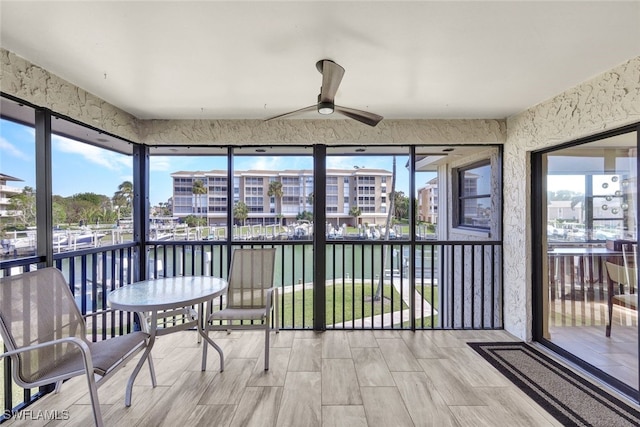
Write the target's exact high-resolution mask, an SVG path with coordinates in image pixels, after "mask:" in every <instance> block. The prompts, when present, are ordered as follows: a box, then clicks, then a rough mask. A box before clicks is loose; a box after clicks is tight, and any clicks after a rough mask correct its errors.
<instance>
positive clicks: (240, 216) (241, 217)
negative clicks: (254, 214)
mask: <svg viewBox="0 0 640 427" xmlns="http://www.w3.org/2000/svg"><path fill="white" fill-rule="evenodd" d="M248 216H249V208H248V207H247V205H246V204H245V203H244V202H238V203H236V205H235V206H234V207H233V217H234V218H235V219H237V220H238V221H240V222H242V225H244V221H245V220H246V219H247V217H248Z"/></svg>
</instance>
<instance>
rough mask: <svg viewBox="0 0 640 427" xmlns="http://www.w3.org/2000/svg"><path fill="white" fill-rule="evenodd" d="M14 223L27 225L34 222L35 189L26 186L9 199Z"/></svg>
mask: <svg viewBox="0 0 640 427" xmlns="http://www.w3.org/2000/svg"><path fill="white" fill-rule="evenodd" d="M9 210H10V211H11V212H12V216H13V220H14V225H17V226H18V225H19V226H22V227H25V228H26V227H28V226H30V225H35V223H36V190H35V189H34V188H32V187H29V186H26V187H24V188H23V189H22V192H21V193H19V194H16V195H14V196H12V197H11V198H10V199H9Z"/></svg>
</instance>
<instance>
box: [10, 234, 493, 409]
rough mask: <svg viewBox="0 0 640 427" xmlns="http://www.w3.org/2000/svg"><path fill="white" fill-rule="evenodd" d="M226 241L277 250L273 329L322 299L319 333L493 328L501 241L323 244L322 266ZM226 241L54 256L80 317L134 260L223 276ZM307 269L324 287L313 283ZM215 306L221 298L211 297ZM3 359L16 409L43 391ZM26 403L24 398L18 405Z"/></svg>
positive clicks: (304, 249) (291, 244) (297, 251)
mask: <svg viewBox="0 0 640 427" xmlns="http://www.w3.org/2000/svg"><path fill="white" fill-rule="evenodd" d="M234 247H254V248H261V247H274V248H276V249H277V256H276V269H275V284H276V286H277V287H278V289H279V298H280V301H279V304H278V306H279V313H278V316H279V321H280V325H281V328H282V329H311V328H313V327H314V321H313V320H314V312H313V307H314V300H315V299H317V298H321V299H323V300H324V307H325V319H324V324H325V328H326V329H348V330H357V329H409V330H414V329H501V328H502V327H503V323H502V319H503V311H502V290H503V287H502V244H501V242H468V241H464V242H462V241H458V242H451V241H449V242H444V241H431V240H429V241H419V242H416V243H415V245H413V244H412V243H411V242H409V241H400V240H392V241H387V242H383V241H369V240H353V241H349V240H335V241H334V240H329V241H327V244H326V246H325V251H326V253H325V259H326V265H324V266H315V265H314V264H313V263H314V256H313V243H312V242H311V241H308V240H299V241H295V240H294V241H292V240H289V241H244V242H237V243H234V244H233V245H232V248H234ZM228 249H229V247H228V246H227V242H225V241H198V242H194V241H161V242H160V241H158V242H150V243H149V244H147V246H146V247H145V248H144V251H141V250H140V248H139V246H138V245H136V244H134V243H125V244H120V245H115V246H109V247H104V248H92V249H86V250H82V251H74V252H66V253H57V254H54V266H55V267H57V268H59V269H60V270H61V271H62V272H63V274H64V275H65V277H66V278H67V280H68V282H69V286H70V288H71V290H72V292H73V293H74V295H75V296H76V302H77V303H78V306H79V307H80V309H81V311H82V313H88V312H99V311H101V310H103V309H104V308H106V307H107V295H108V293H109V292H110V291H111V290H113V289H115V288H117V287H121V286H124V285H127V284H130V283H132V282H134V278H135V277H137V276H138V274H136V270H135V269H136V268H138V267H137V266H139V265H140V262H139V257H141V256H143V257H144V259H145V260H146V270H147V276H148V277H149V278H151V277H165V276H166V277H170V276H180V275H213V276H217V277H222V278H226V277H227V265H228ZM42 262H44V260H43V259H41V258H37V257H32V258H22V259H17V260H12V261H6V262H3V263H2V269H1V270H0V275H1V276H7V275H13V274H18V273H21V272H23V271H28V270H32V269H34V268H37V267H38V265H39V263H42ZM315 268H324V269H325V274H324V277H325V279H326V280H325V283H314V277H317V276H316V275H315V270H314V269H315ZM220 304H222V299H221V300H220ZM135 327H136V326H135V316H133V315H132V314H131V313H124V312H116V313H115V314H109V315H105V316H98V317H97V320H96V321H94V322H92V323H90V324H89V325H88V330H89V333H90V334H91V337H92V339H93V340H103V339H108V338H109V337H111V336H115V335H120V334H124V333H128V332H129V331H131V330H132V329H134V328H135ZM10 369H11V368H10V361H9V360H8V359H4V369H3V371H2V372H3V373H2V375H1V376H2V377H3V379H2V384H3V389H4V390H3V394H4V408H5V411H6V410H11V409H15V408H16V407H22V406H23V405H25V404H26V403H28V402H30V401H31V400H32V399H35V398H37V397H38V396H39V395H40V393H42V392H46V391H48V390H46V389H45V390H40V391H37V390H33V391H31V390H22V389H19V388H17V387H16V386H15V384H13V383H12V381H11V375H10ZM25 402H26V403H25Z"/></svg>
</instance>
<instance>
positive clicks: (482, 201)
mask: <svg viewBox="0 0 640 427" xmlns="http://www.w3.org/2000/svg"><path fill="white" fill-rule="evenodd" d="M453 176H454V179H455V180H456V181H457V182H456V185H455V187H454V192H455V194H454V196H455V200H456V201H457V208H456V210H455V212H454V224H455V225H456V226H458V227H471V228H478V229H481V230H489V229H490V228H491V227H490V220H491V163H490V161H489V160H488V159H487V160H485V161H482V162H478V163H474V164H472V165H469V166H465V167H461V168H458V169H455V170H454V174H453Z"/></svg>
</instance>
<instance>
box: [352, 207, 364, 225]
mask: <svg viewBox="0 0 640 427" xmlns="http://www.w3.org/2000/svg"><path fill="white" fill-rule="evenodd" d="M360 215H362V211H361V210H360V208H359V207H357V206H352V207H351V209H349V216H352V217H354V218H355V219H356V224H358V218H359V217H360Z"/></svg>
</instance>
